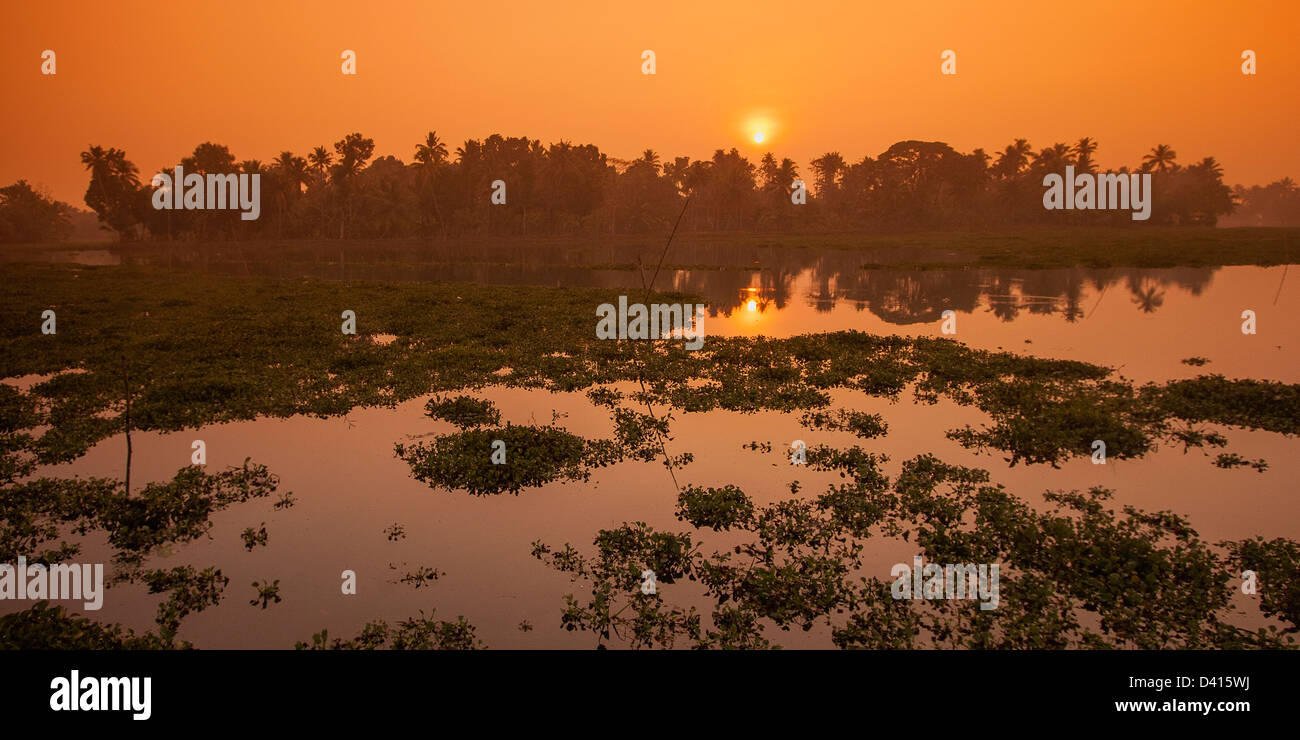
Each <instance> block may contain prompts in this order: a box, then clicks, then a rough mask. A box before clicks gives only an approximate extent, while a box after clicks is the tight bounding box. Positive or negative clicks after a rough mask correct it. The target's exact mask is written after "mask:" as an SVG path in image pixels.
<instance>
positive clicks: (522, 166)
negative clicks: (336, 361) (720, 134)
mask: <svg viewBox="0 0 1300 740" xmlns="http://www.w3.org/2000/svg"><path fill="white" fill-rule="evenodd" d="M374 150H375V144H374V140H373V139H370V138H367V137H365V136H363V135H361V134H359V133H353V134H348V135H347V136H345V137H344V138H343V139H341V140H339V141H337V142H335V143H334V145H333V146H332V147H326V146H317V147H315V148H314V149H313V150H312V151H310V152H308V153H307V154H306V156H299V155H297V154H294V153H293V152H290V151H285V152H282V153H281V154H280V155H279V156H277V157H275V158H274V159H272V160H271V161H270V162H269V163H264V162H262V161H259V160H242V161H241V160H237V159H236V157H235V155H234V154H233V153H232V152H231V151H230V149H229V148H228V147H226V146H224V145H221V144H216V143H212V142H205V143H203V144H200V145H198V146H197V147H195V149H194V151H193V153H192V154H191V155H190V156H188V157H185V158H183V159H182V160H181V161H180V162H179V163H177V164H179V165H180V166H181V167H183V168H184V171H185V173H186V174H190V173H197V174H200V175H207V174H230V173H244V174H257V175H261V200H262V204H261V206H262V207H261V214H262V215H261V218H259V219H258V220H257V221H241V220H240V219H239V215H238V213H235V212H232V211H215V210H193V211H185V210H158V209H155V208H154V206H153V203H152V197H153V193H154V187H153V186H152V185H151V184H150V182H149V180H150V179H151V178H144V177H142V176H141V174H140V171H139V169H138V168H137V167H136V165H135V164H134V163H132V162H131V161H130V160H129V159H127V155H126V153H125V152H124V151H122V150H121V149H116V148H108V149H105V148H104V147H101V146H92V147H90V148H88V149H87V150H86V151H85V152H82V154H81V161H82V164H83V165H84V166H85V168H86V169H87V170H88V171H89V173H90V182H89V184H88V186H87V189H86V194H85V202H86V205H87V206H89V207H90V208H91V209H92V210H93V211H94V212H95V214H97V216H98V218H99V221H100V222H101V223H102V224H103V226H104V227H105V228H107V229H110V230H112V231H113V232H115V233H116V234H118V235H119V236H120V237H121V238H123V239H144V238H149V239H213V238H256V237H284V238H389V237H435V236H438V237H449V236H464V235H484V234H490V235H546V236H549V235H584V236H600V235H614V234H662V233H665V232H666V231H667V230H668V229H670V228H672V226H673V224H674V223H676V221H677V219H678V218H679V217H681V218H682V223H681V228H682V229H683V230H685V231H696V232H728V231H744V232H766V231H772V232H788V231H796V232H798V231H829V230H902V229H960V228H1000V227H1008V226H1019V225H1035V224H1061V223H1067V224H1078V225H1084V224H1094V225H1116V226H1118V225H1124V226H1134V227H1137V226H1139V225H1138V224H1135V222H1133V221H1132V220H1131V218H1130V215H1129V212H1128V211H1071V212H1060V211H1055V212H1052V211H1047V210H1046V209H1044V208H1043V204H1042V196H1043V184H1042V182H1043V176H1044V175H1046V174H1049V173H1058V174H1059V173H1063V172H1064V171H1065V168H1066V166H1073V167H1074V168H1075V171H1076V172H1077V173H1085V172H1086V173H1094V172H1097V166H1096V152H1097V143H1096V142H1095V141H1094V140H1092V139H1091V138H1087V137H1085V138H1082V139H1080V140H1079V141H1077V142H1076V143H1074V144H1073V145H1069V144H1064V143H1059V144H1053V145H1051V146H1049V147H1046V148H1044V149H1041V150H1038V151H1035V150H1034V149H1033V148H1032V147H1031V146H1030V144H1029V142H1028V141H1027V140H1025V139H1017V140H1015V141H1014V142H1012V143H1011V144H1009V145H1008V146H1007V147H1006V148H1005V149H1004V150H1002V151H1000V152H998V153H996V155H990V154H989V153H987V152H985V151H984V150H983V149H976V150H974V151H973V152H971V153H969V154H963V153H961V152H958V151H956V150H954V149H953V148H952V147H950V146H948V145H947V144H944V143H941V142H933V141H912V140H909V141H900V142H898V143H896V144H894V145H893V146H891V147H889V148H888V149H886V150H885V151H884V152H882V153H881V154H880V155H878V156H876V157H870V156H867V157H863V158H862V159H861V160H860V161H857V162H849V161H847V160H845V159H844V157H843V156H841V155H840V154H839V153H838V152H828V153H826V154H824V155H822V156H820V157H818V158H816V159H814V160H812V162H810V163H809V167H808V169H807V172H806V173H805V172H803V171H801V169H800V167H799V166H798V165H797V164H796V163H795V162H794V161H793V160H792V159H790V158H782V159H780V160H778V159H777V158H776V156H775V155H773V154H772V153H770V152H769V153H767V154H764V155H763V156H762V158H761V159H759V161H758V162H751V161H750V160H749V158H747V157H746V156H744V155H742V154H741V153H740V152H739V151H738V150H737V149H735V148H733V149H731V150H729V151H727V150H723V149H718V150H717V151H715V152H714V153H713V156H712V157H711V158H710V159H707V160H698V159H691V158H689V157H676V158H674V159H672V160H667V159H663V158H661V157H660V155H659V154H657V153H656V152H654V151H652V150H646V151H644V152H643V153H642V155H641V156H640V157H639V158H637V159H634V160H630V161H628V160H620V159H616V158H613V157H610V156H608V155H607V154H605V153H603V152H601V151H600V149H599V148H597V147H596V146H594V145H591V144H582V145H575V144H571V143H568V142H564V141H561V142H557V143H552V144H549V145H543V144H542V143H541V141H540V140H537V139H528V138H522V137H503V136H501V135H499V134H493V135H491V136H489V137H487V138H486V139H483V140H481V141H480V140H477V139H470V140H467V141H466V142H465V143H464V144H463V145H462V146H460V147H457V149H456V150H455V152H454V154H453V153H452V152H450V151H449V149H448V147H447V145H446V143H444V142H443V141H442V140H441V139H439V137H438V135H437V133H436V132H429V133H428V135H427V136H426V137H425V139H424V141H422V142H421V143H419V144H417V145H416V147H415V149H414V151H413V152H412V157H411V161H410V162H403V161H402V160H400V159H398V158H397V157H394V156H383V157H379V158H374ZM173 167H174V165H173V166H170V167H167V168H164V169H163V170H162V172H165V173H170V172H171V171H172V168H173ZM1117 171H1118V172H1130V171H1131V172H1143V173H1151V174H1152V179H1153V190H1154V197H1155V202H1154V205H1153V209H1152V212H1153V215H1152V218H1151V219H1150V221H1147V222H1145V223H1146V224H1163V225H1206V226H1212V225H1215V224H1216V223H1218V221H1219V219H1220V218H1222V217H1224V216H1227V215H1229V214H1232V213H1233V212H1234V210H1235V209H1241V210H1242V211H1243V212H1245V213H1248V214H1250V219H1251V222H1252V223H1260V224H1272V223H1273V222H1274V221H1275V220H1276V219H1292V220H1294V219H1295V215H1294V214H1295V213H1296V205H1297V196H1296V185H1295V183H1294V182H1292V181H1291V180H1290V179H1289V178H1287V179H1285V180H1282V181H1279V182H1277V183H1273V184H1271V185H1268V186H1266V187H1261V186H1255V187H1253V188H1249V189H1248V188H1244V187H1242V186H1237V188H1236V190H1235V191H1234V190H1233V189H1230V188H1229V187H1228V186H1227V185H1225V184H1224V182H1223V169H1222V167H1221V166H1220V165H1219V163H1218V162H1217V161H1216V160H1215V159H1214V158H1213V157H1205V158H1203V159H1201V160H1199V161H1197V162H1195V163H1193V164H1190V165H1183V164H1181V163H1180V162H1178V161H1177V153H1176V152H1175V151H1174V150H1173V149H1171V148H1170V147H1168V146H1166V145H1163V144H1161V145H1159V146H1156V147H1154V148H1153V149H1152V150H1151V151H1150V152H1149V153H1148V154H1147V155H1146V156H1144V157H1143V158H1142V161H1141V162H1139V163H1137V165H1136V166H1135V167H1134V169H1132V170H1130V169H1129V168H1128V167H1127V166H1126V167H1121V168H1120V169H1119V170H1117ZM497 180H500V181H502V182H504V183H505V186H506V191H505V195H506V198H505V203H504V204H501V205H494V204H493V203H492V202H491V200H490V195H491V193H492V183H493V182H494V181H497ZM800 185H803V186H804V187H806V189H807V197H806V202H805V203H801V204H796V203H795V202H793V201H795V200H799V198H797V197H792V196H794V195H795V191H796V190H797V189H798V187H799V186H800ZM687 198H689V199H690V207H689V208H687V209H686V210H685V211H684V215H683V205H684V203H685V201H686V199H687ZM34 199H35V200H34ZM42 203H44V204H45V205H42ZM52 203H53V201H50V200H49V199H48V198H46V197H44V196H42V195H41V194H39V193H36V192H35V191H32V189H31V188H30V186H28V185H27V184H26V183H25V182H21V181H20V182H19V183H17V184H15V185H12V186H10V187H9V188H5V189H3V190H0V239H4V240H7V241H41V240H48V239H49V238H51V237H54V238H57V236H58V233H59V232H60V230H61V229H62V227H61V226H60V224H61V223H62V219H61V218H60V213H61V211H62V210H63V207H62V204H60V205H59V206H55V205H50V204H52Z"/></svg>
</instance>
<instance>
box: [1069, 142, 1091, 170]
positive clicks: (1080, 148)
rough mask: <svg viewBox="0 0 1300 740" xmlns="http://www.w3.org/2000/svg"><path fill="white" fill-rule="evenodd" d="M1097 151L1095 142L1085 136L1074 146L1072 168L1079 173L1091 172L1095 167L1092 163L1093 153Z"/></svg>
mask: <svg viewBox="0 0 1300 740" xmlns="http://www.w3.org/2000/svg"><path fill="white" fill-rule="evenodd" d="M1095 151H1097V142H1096V141H1093V139H1092V137H1091V136H1085V137H1083V138H1082V139H1079V140H1078V141H1077V142H1075V144H1074V149H1073V150H1072V153H1073V154H1074V168H1075V169H1076V170H1078V171H1080V172H1093V171H1095V170H1096V167H1095V166H1094V164H1093V161H1092V154H1093V152H1095Z"/></svg>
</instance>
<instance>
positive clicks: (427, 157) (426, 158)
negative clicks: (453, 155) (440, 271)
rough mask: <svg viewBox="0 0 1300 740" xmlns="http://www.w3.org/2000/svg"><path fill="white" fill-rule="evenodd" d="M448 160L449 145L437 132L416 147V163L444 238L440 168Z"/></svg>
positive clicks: (445, 231)
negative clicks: (439, 191) (439, 195)
mask: <svg viewBox="0 0 1300 740" xmlns="http://www.w3.org/2000/svg"><path fill="white" fill-rule="evenodd" d="M446 159H447V145H446V144H444V143H443V142H442V140H441V139H439V138H438V132H437V131H430V132H429V133H428V134H426V135H425V137H424V143H423V144H417V145H416V146H415V161H416V162H418V163H419V166H420V171H421V179H422V180H423V186H424V187H426V188H428V192H429V193H430V194H431V195H432V199H433V212H434V215H435V217H436V218H437V219H438V226H439V227H440V228H441V229H442V235H443V237H444V238H445V237H446V236H447V224H446V222H445V221H444V220H443V218H442V205H441V204H440V203H439V202H438V168H440V167H441V166H442V164H443V162H445V161H446ZM421 220H423V219H421Z"/></svg>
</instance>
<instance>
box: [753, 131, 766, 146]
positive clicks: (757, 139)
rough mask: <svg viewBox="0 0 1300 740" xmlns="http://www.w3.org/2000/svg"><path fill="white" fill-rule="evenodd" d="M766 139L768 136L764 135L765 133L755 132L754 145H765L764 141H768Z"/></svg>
mask: <svg viewBox="0 0 1300 740" xmlns="http://www.w3.org/2000/svg"><path fill="white" fill-rule="evenodd" d="M766 138H767V136H766V135H764V133H763V132H762V131H755V132H754V143H755V144H762V143H763V139H766Z"/></svg>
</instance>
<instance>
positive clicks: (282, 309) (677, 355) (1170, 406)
mask: <svg viewBox="0 0 1300 740" xmlns="http://www.w3.org/2000/svg"><path fill="white" fill-rule="evenodd" d="M10 269H12V272H13V277H14V280H13V282H12V285H13V289H12V290H9V291H6V292H5V294H4V295H2V296H0V348H2V349H3V352H0V377H17V376H22V375H32V374H37V375H47V376H49V377H47V378H45V379H44V380H41V381H39V382H37V383H36V384H35V385H34V386H33V387H32V388H31V389H30V390H29V391H27V392H20V391H17V390H16V389H14V390H4V391H0V414H2V417H0V418H2V419H3V422H2V423H0V450H3V449H9V450H13V451H14V454H13V455H12V456H10V457H7V458H6V459H5V461H4V466H3V467H0V474H3V473H4V471H5V470H12V471H13V472H20V471H21V470H22V469H23V467H24V466H25V465H28V464H35V463H50V462H61V461H67V460H70V459H74V458H75V457H77V456H79V455H80V454H82V453H84V451H85V450H86V449H87V448H88V447H89V446H90V445H93V444H94V443H95V442H97V441H99V440H101V439H104V438H107V437H109V436H112V435H114V434H118V433H121V432H122V431H123V430H124V426H125V423H124V422H125V420H124V419H122V418H121V415H120V414H118V413H117V411H116V410H117V409H118V407H119V406H120V401H121V399H122V398H123V395H124V392H125V393H126V395H127V396H129V397H130V398H131V399H132V401H131V427H132V428H133V429H135V430H138V431H147V430H160V431H174V430H178V429H182V428H186V427H193V426H198V425H201V424H208V423H219V422H223V421H231V420H247V419H253V418H257V417H258V416H291V415H294V414H308V415H315V416H333V415H342V414H345V413H347V412H348V411H349V410H351V409H353V408H357V407H365V406H393V405H394V404H397V403H400V402H402V401H404V400H408V399H411V398H415V397H418V396H420V395H424V394H428V393H445V392H450V391H455V390H463V389H472V388H482V387H486V386H490V385H502V386H511V387H521V388H538V389H546V390H552V391H579V390H584V389H585V390H588V391H591V392H594V393H595V395H593V396H591V399H592V401H593V402H594V403H598V404H601V405H606V406H609V407H611V408H613V407H616V406H617V401H616V398H617V397H616V396H614V395H613V394H614V393H617V391H614V390H613V389H612V388H611V386H613V385H614V384H617V383H624V382H637V381H641V382H643V383H644V388H643V389H641V390H640V391H639V392H638V393H636V394H635V395H636V399H635V400H636V401H637V403H638V404H639V405H640V404H653V405H654V406H655V407H659V408H667V409H670V410H672V411H680V412H687V413H697V412H705V411H710V410H713V409H727V410H732V411H741V412H751V411H787V412H788V411H795V410H803V411H809V410H811V411H823V410H826V409H827V408H828V407H829V406H830V391H832V390H834V389H847V390H857V391H862V392H864V393H866V394H868V395H871V396H875V397H883V398H888V399H891V400H894V399H898V398H899V397H900V396H901V394H902V393H904V392H905V391H906V390H907V389H908V388H909V387H910V388H911V389H912V392H913V394H914V396H915V398H916V400H917V401H919V402H922V403H936V402H938V401H939V400H941V399H946V400H949V401H951V402H954V403H957V404H960V405H972V406H975V407H977V408H979V409H980V410H981V411H982V412H984V413H985V414H986V415H987V416H988V417H989V419H988V422H987V423H983V424H975V425H972V426H969V427H966V428H963V429H954V430H950V432H949V434H950V436H951V437H952V438H953V439H955V440H957V441H958V442H960V443H961V444H963V445H966V446H969V447H971V448H972V449H976V450H979V451H994V450H996V451H1000V452H1003V453H1005V454H1006V455H1007V458H1008V460H1009V461H1011V462H1013V463H1021V462H1024V463H1027V464H1052V465H1059V464H1061V463H1062V462H1064V461H1065V460H1067V459H1069V458H1071V457H1075V456H1088V455H1091V453H1092V449H1091V444H1092V442H1093V440H1096V439H1101V440H1103V441H1105V442H1106V444H1107V448H1108V455H1109V456H1111V457H1115V458H1119V459H1122V458H1125V457H1129V458H1136V457H1140V456H1142V455H1145V454H1148V453H1149V452H1150V451H1151V450H1153V449H1154V448H1155V447H1156V446H1157V445H1158V443H1159V442H1160V440H1162V439H1165V438H1166V436H1167V434H1168V431H1169V429H1170V428H1171V425H1172V424H1173V423H1175V422H1179V423H1181V422H1184V421H1191V422H1214V423H1222V424H1227V425H1230V426H1239V427H1243V428H1248V429H1267V430H1269V431H1275V432H1278V433H1283V434H1292V433H1295V432H1296V431H1298V427H1297V425H1300V421H1297V419H1300V387H1297V386H1296V385H1294V384H1281V383H1267V382H1264V381H1249V380H1230V379H1225V378H1221V377H1218V376H1209V377H1205V378H1197V379H1194V380H1182V381H1173V382H1171V383H1167V384H1163V385H1160V384H1148V385H1146V386H1140V387H1139V386H1136V385H1135V384H1133V383H1132V382H1130V381H1127V380H1125V379H1122V378H1117V377H1115V375H1114V372H1113V371H1112V370H1110V369H1108V368H1104V367H1098V366H1096V365H1090V364H1087V363H1082V362H1073V361H1061V360H1047V359H1041V358H1033V357H1021V356H1017V355H1014V354H1010V353H1006V352H989V351H983V350H974V349H971V348H969V347H966V346H964V345H962V344H960V343H957V342H954V341H952V340H948V339H932V338H925V337H917V338H906V337H897V336H893V337H879V336H873V335H869V334H865V333H862V332H832V333H826V334H816V335H805V336H798V337H790V338H787V339H769V338H764V337H731V338H722V337H710V339H709V341H708V342H706V344H705V347H704V348H703V349H702V350H700V351H698V352H688V351H685V350H684V349H683V348H682V346H681V344H680V343H678V342H660V343H650V342H631V341H600V340H597V339H595V337H594V336H593V334H594V332H593V331H592V317H591V312H592V307H593V306H595V305H599V304H600V303H602V302H607V301H608V300H610V294H609V293H608V292H605V291H599V290H587V289H552V288H523V287H518V286H510V287H496V286H483V285H452V284H428V283H410V284H408V283H397V284H384V283H355V282H320V281H304V280H276V279H268V278H245V279H233V278H225V277H221V276H213V275H202V274H186V275H183V276H181V277H179V278H178V277H177V276H176V275H175V274H174V273H167V272H163V271H158V270H152V269H148V268H144V269H131V270H127V269H123V268H86V267H78V266H67V265H15V266H12V268H10ZM676 298H678V296H676V295H675V294H661V295H657V296H655V299H656V300H659V301H661V302H673V301H674V300H675V299H676ZM680 298H683V299H685V298H688V297H687V296H680ZM692 300H694V299H692ZM37 303H40V304H41V305H46V304H50V303H54V304H57V305H61V306H66V308H64V309H63V311H62V312H61V313H60V334H59V335H58V339H57V340H55V339H53V338H52V337H50V336H45V335H41V334H40V333H39V327H38V325H37V322H35V321H31V320H28V319H29V318H30V317H29V316H28V315H27V314H28V312H29V307H30V306H31V305H36V304H37ZM342 305H347V306H349V307H351V308H352V310H355V311H357V312H358V315H361V316H364V317H365V320H366V322H367V326H369V327H370V330H371V331H374V332H377V333H385V334H392V335H393V336H396V337H398V341H394V342H391V343H388V344H376V343H373V342H356V341H350V339H351V338H350V337H348V336H347V335H342V334H341V333H340V332H339V327H338V325H337V322H336V321H335V318H336V317H337V315H338V311H339V307H340V306H342ZM65 314H66V316H65ZM232 327H236V329H232ZM123 354H126V355H128V356H130V357H131V358H132V366H133V367H136V368H145V370H140V371H137V372H135V373H133V374H132V375H131V376H130V378H129V379H128V381H129V385H130V387H129V388H128V389H126V391H124V389H123V388H122V377H121V372H120V371H121V367H122V360H121V358H122V355H123ZM864 431H866V432H870V431H872V429H871V428H864ZM654 436H657V434H656V435H652V437H654Z"/></svg>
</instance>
